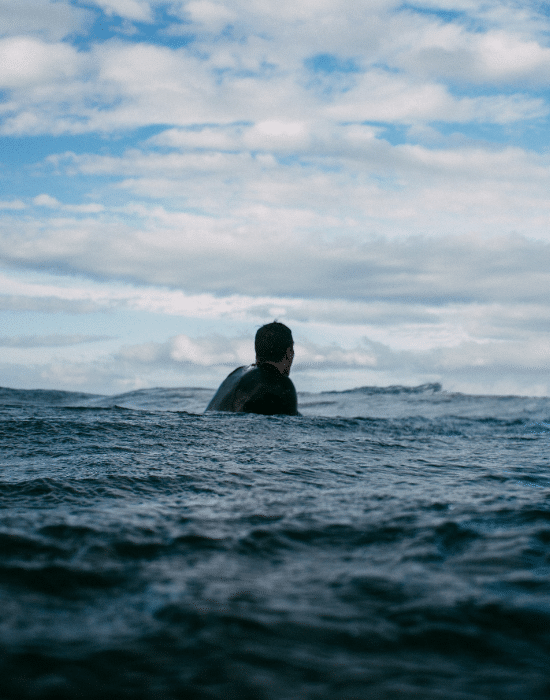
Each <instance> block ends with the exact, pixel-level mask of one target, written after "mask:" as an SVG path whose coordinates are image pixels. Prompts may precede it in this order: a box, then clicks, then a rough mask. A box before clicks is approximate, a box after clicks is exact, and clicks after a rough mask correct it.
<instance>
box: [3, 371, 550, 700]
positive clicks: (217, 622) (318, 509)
mask: <svg viewBox="0 0 550 700" xmlns="http://www.w3.org/2000/svg"><path fill="white" fill-rule="evenodd" d="M212 394H213V392H212V391H211V390H206V389H153V390H144V391H139V392H133V393H130V394H126V395H123V396H117V397H103V396H90V395H85V394H71V393H66V392H46V391H42V392H38V391H16V390H10V389H2V390H0V417H1V424H0V441H1V455H2V457H1V472H0V474H1V478H0V505H1V510H0V698H1V699H2V700H15V699H16V698H17V699H19V698H25V699H29V700H30V699H32V700H46V699H47V700H69V699H70V700H73V698H83V699H85V700H92V699H94V700H95V699H99V698H101V699H105V700H109V699H111V698H112V699H116V700H125V699H127V698H128V699H130V698H131V699H132V700H133V699H137V700H141V699H143V700H150V699H155V700H156V699H158V700H175V699H184V700H222V699H223V700H321V699H322V700H329V699H330V700H352V699H357V698H358V699H361V700H363V699H365V700H371V699H373V700H386V699H392V700H393V699H394V698H396V699H402V698H403V699H404V698H407V699H408V698H422V699H424V698H426V699H430V700H431V699H436V698H437V699H438V700H439V699H445V700H482V699H486V698H495V699H498V700H512V699H513V700H518V699H519V700H523V699H526V700H527V699H530V700H538V699H541V698H549V697H550V670H549V669H550V663H549V656H550V655H549V650H550V605H549V603H550V578H549V573H550V478H549V470H548V467H549V457H548V454H549V447H550V399H547V398H539V399H533V398H520V397H483V396H466V395H461V394H449V393H446V392H444V391H439V387H438V386H437V385H428V386H423V387H417V388H414V389H410V388H409V389H406V388H403V387H390V388H387V389H376V388H364V389H358V390H354V391H350V392H340V393H338V392H328V393H324V394H300V395H299V404H300V406H299V407H300V410H301V412H302V413H303V416H302V417H289V416H284V417H276V416H275V417H266V416H255V415H233V414H216V413H213V414H207V415H202V411H203V409H204V407H205V406H206V404H207V402H208V400H209V399H210V398H211V396H212Z"/></svg>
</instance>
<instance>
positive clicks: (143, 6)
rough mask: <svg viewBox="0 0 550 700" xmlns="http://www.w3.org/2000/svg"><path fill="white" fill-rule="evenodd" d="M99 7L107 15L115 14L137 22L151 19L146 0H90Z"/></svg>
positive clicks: (149, 8)
mask: <svg viewBox="0 0 550 700" xmlns="http://www.w3.org/2000/svg"><path fill="white" fill-rule="evenodd" d="M91 3H93V4H94V5H97V6H98V7H101V9H102V10H104V12H105V13H106V14H107V15H116V16H117V17H123V18H125V19H130V20H135V21H138V22H151V21H152V19H153V16H152V12H151V4H152V3H150V2H147V0H91Z"/></svg>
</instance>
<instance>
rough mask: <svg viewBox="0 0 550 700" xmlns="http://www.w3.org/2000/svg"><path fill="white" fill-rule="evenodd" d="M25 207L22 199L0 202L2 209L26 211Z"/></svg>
mask: <svg viewBox="0 0 550 700" xmlns="http://www.w3.org/2000/svg"><path fill="white" fill-rule="evenodd" d="M25 207H26V204H25V202H22V201H21V200H20V199H13V200H11V201H9V202H0V209H12V210H21V209H25Z"/></svg>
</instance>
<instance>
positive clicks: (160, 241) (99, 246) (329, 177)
mask: <svg viewBox="0 0 550 700" xmlns="http://www.w3.org/2000/svg"><path fill="white" fill-rule="evenodd" d="M549 135H550V7H549V5H548V4H547V3H543V2H532V1H531V0H521V1H517V2H516V1H512V0H487V1H484V2H478V1H476V0H426V1H425V2H419V3H407V2H399V1H397V2H396V1H393V0H330V1H329V0H300V1H299V2H296V0H293V1H292V2H291V1H290V0H279V1H278V2H277V3H273V2H268V1H267V0H225V1H224V0H220V1H215V2H214V1H213V0H191V1H190V2H185V1H182V0H173V1H172V2H161V1H157V0H86V1H85V0H82V1H80V0H72V1H71V0H57V1H50V0H18V1H17V2H16V3H15V2H13V0H0V314H1V319H2V325H1V328H0V385H2V386H7V387H14V388H27V389H34V388H42V389H63V390H69V391H88V392H94V393H103V394H118V393H122V392H126V391H132V390H135V389H142V388H147V387H154V386H166V387H184V386H199V387H210V388H212V389H215V388H216V387H217V385H218V384H219V382H220V381H221V380H222V379H223V378H224V377H225V376H226V375H227V374H228V373H229V372H230V371H231V370H232V369H233V368H235V367H236V366H239V365H242V364H248V363H251V362H253V361H254V349H253V339H254V334H255V332H256V330H257V329H258V328H259V327H260V326H261V325H263V324H264V323H268V322H270V321H272V320H274V319H277V320H279V321H281V322H283V323H286V324H287V325H288V326H289V327H290V328H291V329H292V331H293V336H294V340H295V351H296V354H295V360H294V366H293V369H292V375H291V376H292V379H293V381H294V383H295V386H296V388H297V390H298V391H315V392H316V391H322V390H343V389H350V388H353V387H358V386H374V385H376V386H387V385H393V384H403V385H407V386H414V385H418V384H423V383H428V382H440V383H441V384H442V386H443V389H445V390H448V391H460V392H466V393H473V394H518V395H536V396H541V395H550V374H549V372H548V369H549V365H550V338H549V334H548V331H549V330H550V316H549V313H548V299H549V293H550V196H549V193H550V148H549Z"/></svg>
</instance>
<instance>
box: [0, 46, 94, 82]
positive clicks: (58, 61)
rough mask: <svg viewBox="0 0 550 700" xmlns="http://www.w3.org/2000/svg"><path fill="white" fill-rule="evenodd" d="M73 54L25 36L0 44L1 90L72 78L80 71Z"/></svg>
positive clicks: (68, 47)
mask: <svg viewBox="0 0 550 700" xmlns="http://www.w3.org/2000/svg"><path fill="white" fill-rule="evenodd" d="M79 64H80V57H79V56H78V54H77V52H76V50H75V49H74V48H72V47H71V46H68V45H67V44H63V43H55V44H49V43H46V42H43V41H41V40H40V39H35V38H32V37H26V36H17V37H9V38H6V39H1V40H0V87H3V88H21V87H23V86H25V87H27V86H36V85H41V84H43V83H48V82H51V81H63V80H67V79H69V78H71V77H73V76H74V75H75V74H76V73H77V72H78V69H79Z"/></svg>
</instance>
